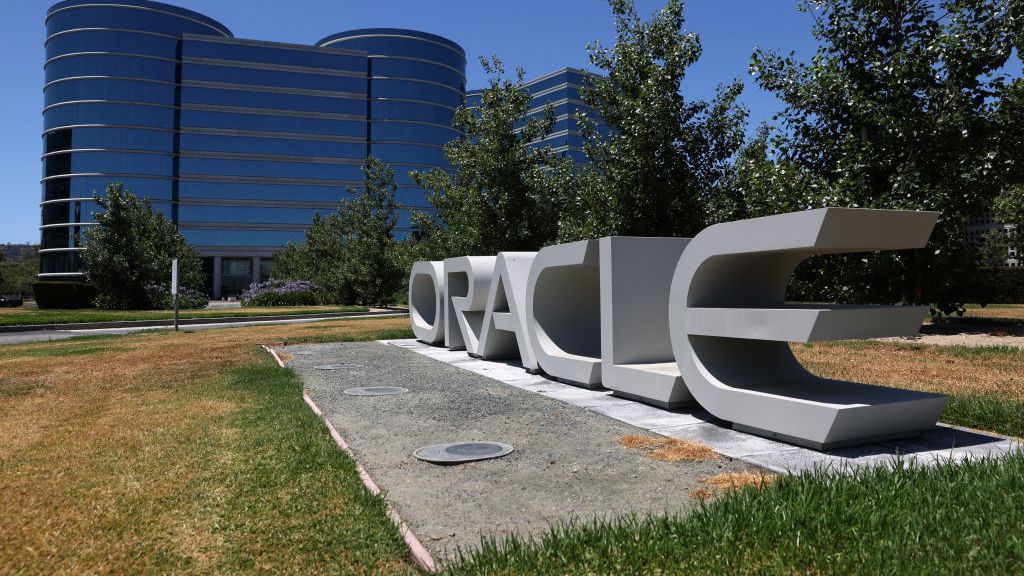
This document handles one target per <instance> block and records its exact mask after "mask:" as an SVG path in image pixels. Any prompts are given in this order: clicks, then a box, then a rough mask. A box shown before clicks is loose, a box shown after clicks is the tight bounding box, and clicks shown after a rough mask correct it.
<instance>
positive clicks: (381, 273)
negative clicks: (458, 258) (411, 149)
mask: <svg viewBox="0 0 1024 576" xmlns="http://www.w3.org/2000/svg"><path fill="white" fill-rule="evenodd" d="M363 173H364V175H365V181H364V189H363V191H362V192H358V191H356V190H350V191H349V192H350V194H352V195H353V196H352V197H351V198H350V199H347V200H344V201H343V202H342V205H341V210H340V213H341V222H342V227H343V228H344V229H345V230H346V231H347V233H348V234H347V239H346V241H345V243H344V247H345V260H346V262H347V266H346V268H347V273H348V279H349V282H350V283H351V285H352V290H353V291H354V292H355V295H356V298H357V299H358V300H359V301H360V303H363V304H374V305H377V306H388V305H390V304H391V303H392V302H394V298H395V295H396V293H397V292H398V290H399V289H400V288H401V287H402V285H403V283H404V282H405V273H406V269H407V268H406V266H405V264H406V263H405V262H403V253H402V251H401V250H400V249H399V248H400V247H399V242H397V241H396V240H395V237H394V230H395V224H396V223H397V222H398V213H397V211H396V207H395V194H396V193H397V192H398V185H397V184H395V172H394V170H392V169H391V167H390V166H388V165H387V164H384V163H383V162H381V161H380V160H378V159H377V158H374V157H372V156H371V157H369V158H368V159H367V161H366V166H365V167H364V169H363Z"/></svg>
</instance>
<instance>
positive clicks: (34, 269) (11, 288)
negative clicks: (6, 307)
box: [0, 246, 39, 298]
mask: <svg viewBox="0 0 1024 576" xmlns="http://www.w3.org/2000/svg"><path fill="white" fill-rule="evenodd" d="M38 274H39V247H38V246H32V247H29V248H26V249H25V250H24V252H23V254H22V259H21V261H20V262H19V261H14V260H11V261H5V260H4V255H3V253H0V295H12V296H14V295H16V296H21V297H22V298H28V297H30V296H31V295H32V284H34V283H35V282H36V280H37V279H38V276H37V275H38Z"/></svg>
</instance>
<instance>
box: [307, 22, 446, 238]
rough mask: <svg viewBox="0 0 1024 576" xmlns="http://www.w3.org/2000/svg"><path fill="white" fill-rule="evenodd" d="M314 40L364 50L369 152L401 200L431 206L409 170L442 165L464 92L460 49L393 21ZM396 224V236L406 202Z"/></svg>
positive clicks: (404, 224) (404, 230)
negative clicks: (391, 173)
mask: <svg viewBox="0 0 1024 576" xmlns="http://www.w3.org/2000/svg"><path fill="white" fill-rule="evenodd" d="M317 46H322V47H327V46H330V47H333V48H345V49H348V50H360V51H364V52H366V53H367V54H368V56H369V71H368V82H369V85H368V90H369V92H368V93H369V98H368V101H367V123H368V134H367V154H368V155H372V156H375V157H377V158H379V159H380V160H382V161H383V162H385V163H387V164H390V165H391V166H392V168H394V170H395V180H396V182H397V183H398V184H399V198H398V199H397V202H398V204H399V205H400V206H401V207H403V208H410V207H417V208H423V207H429V204H428V203H427V201H426V193H425V191H424V190H423V189H422V188H419V187H417V186H416V183H415V182H414V181H413V180H412V179H411V178H410V177H409V172H410V171H412V170H420V171H426V170H430V169H432V168H436V167H447V166H448V162H447V160H446V159H445V157H444V149H443V148H444V145H445V144H446V143H448V142H450V141H451V140H453V139H454V138H456V137H458V135H459V134H458V132H457V131H456V130H455V129H454V128H452V119H453V118H454V115H455V110H456V108H458V107H459V105H460V104H462V98H463V94H464V93H465V87H466V53H465V51H464V50H463V49H462V47H461V46H459V45H458V44H456V43H455V42H452V41H451V40H448V39H447V38H443V37H441V36H437V35H434V34H428V33H426V32H419V31H416V30H403V29H396V28H365V29H360V30H349V31H348V32H341V33H339V34H334V35H331V36H328V37H327V38H324V39H323V40H321V41H320V42H318V43H317ZM398 228H399V230H396V236H404V235H407V234H408V233H409V232H410V230H411V227H410V218H409V211H408V210H407V209H405V210H402V211H401V212H400V216H399V222H398Z"/></svg>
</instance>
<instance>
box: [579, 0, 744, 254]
mask: <svg viewBox="0 0 1024 576" xmlns="http://www.w3.org/2000/svg"><path fill="white" fill-rule="evenodd" d="M609 4H610V5H611V9H612V14H613V15H614V18H615V29H616V41H615V45H614V46H613V47H611V48H606V47H603V46H601V45H600V43H595V44H593V45H590V46H588V47H587V50H588V52H589V53H590V61H591V63H592V64H593V65H594V66H596V67H597V68H598V69H600V70H602V71H603V72H604V75H594V76H593V77H591V79H590V82H589V83H588V86H586V87H584V88H583V89H582V90H581V91H580V96H581V97H582V99H583V101H584V102H586V103H587V104H588V105H590V106H591V107H592V108H593V109H594V111H595V112H596V113H597V114H598V115H600V117H601V119H602V121H603V122H604V123H605V124H606V125H607V126H608V127H609V128H610V129H611V132H610V134H607V135H601V134H598V133H596V132H595V131H593V130H592V129H591V130H589V131H588V132H589V137H588V138H587V144H586V151H587V155H588V156H589V157H590V159H591V162H592V163H593V167H594V169H595V171H594V173H595V174H596V177H592V178H590V180H592V181H593V182H594V184H596V185H597V186H598V189H597V190H595V191H591V192H590V193H589V197H590V198H591V200H592V201H593V202H594V204H593V205H592V206H590V209H591V210H592V211H593V212H595V213H596V215H597V218H598V219H599V220H600V221H603V222H605V223H606V226H607V228H608V229H607V230H603V231H600V232H603V233H614V234H629V235H667V236H671V235H693V234H695V233H696V232H697V231H699V230H700V229H701V227H702V226H703V224H704V221H705V214H704V213H703V210H702V202H701V199H702V198H703V197H705V196H706V195H708V194H712V193H713V192H714V191H715V190H716V187H717V186H718V184H719V182H720V180H721V179H722V178H723V177H724V176H725V174H726V172H727V169H728V167H729V159H730V158H731V157H732V156H733V154H734V153H735V152H736V150H737V149H738V148H739V147H740V145H741V144H742V143H743V136H744V133H743V130H744V125H745V122H746V116H747V112H746V110H745V109H744V108H742V107H741V106H739V105H738V104H737V102H736V99H737V97H738V96H739V94H740V92H741V91H742V89H743V85H742V83H740V82H739V81H734V82H732V83H730V84H728V85H726V86H722V87H719V89H718V92H717V95H716V96H715V98H713V99H712V100H710V101H704V100H687V99H686V98H685V97H684V96H683V94H682V92H681V89H682V83H683V81H684V79H685V78H686V71H687V69H688V68H689V67H690V66H691V65H693V64H694V63H695V62H696V61H697V60H698V58H700V55H701V45H700V39H699V38H698V37H697V35H696V34H694V33H692V32H687V31H685V30H683V24H684V21H685V20H684V18H683V3H682V2H681V1H680V0H668V3H667V4H666V5H665V7H664V8H663V9H661V10H660V11H659V12H657V13H656V14H655V15H654V16H653V17H652V18H651V19H650V21H648V22H644V21H643V19H641V17H640V16H639V15H638V14H637V11H636V7H635V6H634V4H633V2H632V0H609Z"/></svg>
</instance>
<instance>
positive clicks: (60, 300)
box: [32, 281, 96, 310]
mask: <svg viewBox="0 0 1024 576" xmlns="http://www.w3.org/2000/svg"><path fill="white" fill-rule="evenodd" d="M32 294H33V297H34V299H35V301H36V306H38V307H39V308H42V309H44V310H78V309H81V308H92V307H93V302H95V300H96V287H95V286H93V285H92V284H85V283H83V282H61V281H47V282H36V283H35V284H32Z"/></svg>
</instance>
